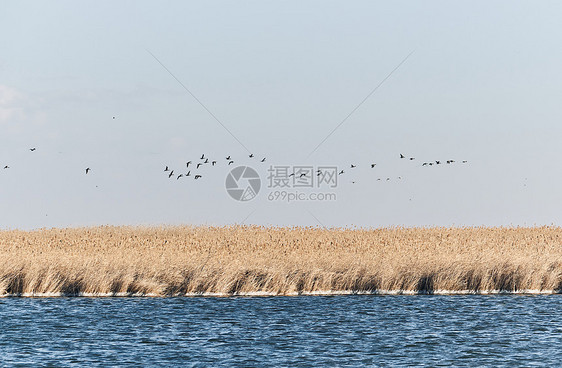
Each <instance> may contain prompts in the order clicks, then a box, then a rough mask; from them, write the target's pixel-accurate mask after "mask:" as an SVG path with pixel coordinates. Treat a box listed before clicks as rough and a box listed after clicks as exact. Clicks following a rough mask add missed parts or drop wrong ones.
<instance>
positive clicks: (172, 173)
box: [168, 170, 174, 178]
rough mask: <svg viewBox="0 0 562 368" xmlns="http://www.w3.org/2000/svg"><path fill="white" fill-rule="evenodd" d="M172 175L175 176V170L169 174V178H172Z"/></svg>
mask: <svg viewBox="0 0 562 368" xmlns="http://www.w3.org/2000/svg"><path fill="white" fill-rule="evenodd" d="M172 176H174V170H172V171H170V175H168V178H171V177H172Z"/></svg>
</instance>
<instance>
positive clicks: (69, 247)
mask: <svg viewBox="0 0 562 368" xmlns="http://www.w3.org/2000/svg"><path fill="white" fill-rule="evenodd" d="M561 289H562V229H561V228H558V227H534V228H485V227H478V228H383V229H373V230H363V229H353V230H350V229H330V230H325V229H319V228H299V227H293V228H281V227H279V228H277V227H258V226H233V227H191V226H180V227H157V228H154V227H150V228H145V227H111V226H102V227H94V228H77V229H42V230H36V231H18V230H12V231H0V295H4V296H6V295H155V296H168V295H248V294H258V295H259V294H264V295H298V294H309V293H313V294H314V293H385V292H398V293H434V292H443V291H448V292H459V293H460V292H475V293H485V292H498V291H508V292H547V293H548V292H560V290H561Z"/></svg>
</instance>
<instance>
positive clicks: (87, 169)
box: [86, 167, 90, 175]
mask: <svg viewBox="0 0 562 368" xmlns="http://www.w3.org/2000/svg"><path fill="white" fill-rule="evenodd" d="M89 172H90V168H89V167H87V168H86V175H88V173H89Z"/></svg>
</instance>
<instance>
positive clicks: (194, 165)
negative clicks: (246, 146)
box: [164, 153, 265, 180]
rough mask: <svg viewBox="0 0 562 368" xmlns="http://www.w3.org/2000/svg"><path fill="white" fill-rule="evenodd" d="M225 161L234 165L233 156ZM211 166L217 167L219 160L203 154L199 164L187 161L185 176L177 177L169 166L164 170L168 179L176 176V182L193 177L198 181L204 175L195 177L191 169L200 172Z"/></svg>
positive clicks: (251, 156) (262, 160) (263, 159)
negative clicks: (202, 167)
mask: <svg viewBox="0 0 562 368" xmlns="http://www.w3.org/2000/svg"><path fill="white" fill-rule="evenodd" d="M248 157H249V158H254V157H255V156H254V154H253V153H251V154H250V155H249V156H248ZM225 160H226V162H227V165H228V166H230V165H232V164H233V163H234V160H233V159H232V157H231V155H228V156H226V157H225ZM260 162H265V157H264V158H262V159H261V160H260ZM209 164H210V165H211V166H215V165H217V160H209V158H208V157H205V154H202V155H201V157H199V162H197V163H194V162H193V161H187V163H186V164H185V167H186V170H187V173H185V174H184V173H181V174H179V175H177V176H176V174H174V171H176V170H174V169H170V168H169V167H168V166H167V165H166V167H165V168H164V172H166V174H167V175H168V178H170V179H171V178H173V177H174V176H175V177H176V180H178V179H181V178H187V177H189V176H192V177H193V179H195V180H198V179H200V178H202V177H203V175H201V174H197V173H196V172H195V173H194V175H191V170H190V169H189V168H190V167H192V169H193V170H199V168H200V167H201V166H204V165H209Z"/></svg>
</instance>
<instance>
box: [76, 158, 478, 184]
mask: <svg viewBox="0 0 562 368" xmlns="http://www.w3.org/2000/svg"><path fill="white" fill-rule="evenodd" d="M248 157H249V158H254V157H255V156H254V155H253V154H250V155H249V156H248ZM400 159H407V160H409V161H414V160H415V159H416V158H415V157H406V156H404V155H403V154H400ZM225 160H226V162H227V163H228V165H229V166H230V165H232V164H233V163H234V160H233V159H232V157H231V156H230V155H228V156H226V157H225ZM265 160H266V158H265V157H264V158H262V159H261V160H260V162H265ZM455 162H456V161H455V160H452V159H450V160H446V161H441V160H435V161H428V162H424V163H423V164H422V166H433V165H441V164H445V165H450V164H453V163H455ZM461 162H462V163H463V164H466V163H467V162H468V161H467V160H462V161H461ZM208 164H210V165H211V166H215V165H217V160H209V158H208V157H205V154H202V155H201V157H200V158H199V162H197V163H194V162H193V161H187V163H186V165H185V166H186V170H187V173H183V172H182V173H180V174H179V175H176V174H175V172H176V171H177V170H175V169H170V167H169V166H168V165H166V167H165V168H164V172H165V173H166V175H168V178H169V179H172V178H173V177H175V178H176V180H179V179H181V178H187V177H193V179H194V180H198V179H200V178H202V177H203V176H202V175H201V174H198V173H197V172H195V173H194V174H193V175H192V174H191V171H192V170H191V169H190V167H191V168H192V169H193V170H199V168H200V167H202V166H204V165H208ZM376 166H377V164H376V163H371V164H370V167H371V169H374V168H375V167H376ZM349 168H350V169H355V168H357V165H356V164H350V166H349ZM87 170H89V169H87ZM86 173H87V172H86ZM344 173H345V170H343V169H342V170H340V171H339V172H338V175H342V174H344ZM321 174H322V170H320V169H318V170H317V171H316V175H317V176H320V175H321ZM307 175H309V174H308V173H300V174H299V175H298V176H299V178H303V177H306V176H307ZM292 176H295V173H294V172H293V173H291V174H289V177H292ZM398 179H402V177H401V176H399V177H398ZM381 180H382V178H378V179H377V181H381ZM386 181H390V178H386ZM352 183H353V184H355V181H352Z"/></svg>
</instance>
